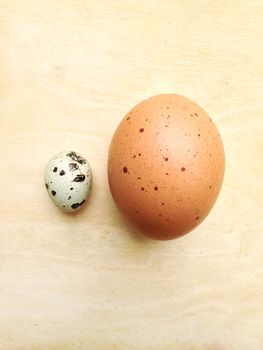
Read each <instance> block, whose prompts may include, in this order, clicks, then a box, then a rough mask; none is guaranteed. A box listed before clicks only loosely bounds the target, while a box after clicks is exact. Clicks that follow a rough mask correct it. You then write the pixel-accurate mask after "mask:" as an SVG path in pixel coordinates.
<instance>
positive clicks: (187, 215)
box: [108, 94, 225, 240]
mask: <svg viewBox="0 0 263 350" xmlns="http://www.w3.org/2000/svg"><path fill="white" fill-rule="evenodd" d="M224 166H225V157H224V149H223V143H222V140H221V137H220V135H219V132H218V130H217V128H216V126H215V124H214V123H213V121H212V119H211V118H210V117H209V116H208V114H207V113H206V112H205V111H204V110H203V109H202V108H201V107H200V106H198V105H197V104H196V103H194V102H193V101H191V100H189V99H188V98H186V97H183V96H179V95H176V94H163V95H157V96H153V97H151V98H149V99H147V100H145V101H143V102H141V103H139V104H138V105H137V106H135V107H134V108H133V109H132V110H131V111H130V112H129V113H128V114H127V115H126V116H125V117H124V118H123V120H122V121H121V123H120V124H119V126H118V127H117V129H116V131H115V133H114V135H113V138H112V142H111V145H110V148H109V155H108V179H109V186H110V190H111V193H112V196H113V199H114V200H115V203H116V205H117V207H118V208H119V210H120V212H121V213H122V214H123V216H124V217H125V218H126V220H127V221H128V222H129V223H130V224H131V225H132V226H133V227H134V228H135V230H137V231H138V232H142V233H144V234H145V235H147V236H149V237H151V238H154V239H160V240H166V239H173V238H176V237H179V236H181V235H183V234H186V233H188V232H190V231H191V230H192V229H194V228H195V227H196V226H198V225H199V224H200V223H201V222H202V221H203V220H204V218H205V217H206V216H207V215H208V213H209V211H210V210H211V208H212V206H213V205H214V203H215V201H216V199H217V196H218V194H219V191H220V188H221V185H222V181H223V176H224Z"/></svg>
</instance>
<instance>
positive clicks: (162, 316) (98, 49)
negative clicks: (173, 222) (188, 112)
mask: <svg viewBox="0 0 263 350" xmlns="http://www.w3.org/2000/svg"><path fill="white" fill-rule="evenodd" d="M262 56H263V1H260V0H259V1H256V0H249V1H238V0H235V1H234V0H233V1H228V0H220V1H219V0H218V1H217V0H203V1H202V0H184V1H179V0H178V1H177V0H170V1H167V0H162V1H161V0H160V1H153V0H144V1H141V0H138V1H137V0H136V1H133V0H122V1H106V0H105V1H101V0H97V1H95V0H92V1H91V0H90V1H84V0H83V1H80V0H70V1H68V0H56V1H53V0H43V1H41V0H39V1H36V0H35V1H33V0H32V1H30V0H13V1H9V0H0V189H1V193H0V196H1V209H0V349H1V350H2V349H3V350H9V349H11V350H16V349H19V350H47V349H48V350H72V349H74V350H75V349H78V350H133V349H134V350H236V349H237V350H243V349H244V350H247V349H250V350H257V349H258V350H262V349H263V219H262V217H263V214H262V211H263V210H262V208H263V192H262V187H263V181H262V170H263V166H262V153H263V136H262V130H263V116H262V111H263V98H262V97H263V58H262ZM164 92H175V93H179V94H182V95H185V96H188V97H189V98H191V99H193V100H195V101H196V102H197V103H199V104H200V105H201V106H203V107H204V108H205V109H206V110H207V112H208V113H209V114H210V115H211V116H212V118H213V119H214V120H215V121H216V123H217V125H218V127H219V130H220V132H221V135H222V137H223V140H224V144H225V151H226V162H227V163H226V175H225V182H224V186H223V189H222V192H221V195H220V197H219V200H218V202H217V204H216V206H215V207H214V209H213V211H212V212H211V214H210V215H209V217H208V218H207V220H206V221H205V222H204V223H203V224H202V225H201V226H200V227H199V228H198V229H196V230H195V231H194V232H192V233H191V234H189V235H187V236H185V237H183V238H180V239H178V240H174V241H170V242H155V241H151V240H147V239H143V238H140V237H138V236H136V235H135V234H134V233H132V232H131V231H130V230H129V229H128V228H127V227H126V225H125V224H124V223H123V221H122V220H121V218H120V217H119V215H118V212H117V210H116V209H115V206H114V204H113V201H112V199H111V196H110V192H109V188H108V184H107V176H106V175H107V173H106V163H107V150H108V146H109V143H110V140H111V136H112V133H113V131H114V130H115V127H116V126H117V125H118V123H119V121H120V119H121V118H122V117H123V116H124V114H125V113H126V112H127V111H128V110H129V109H130V108H131V107H132V106H133V105H134V104H136V103H138V102H139V101H141V100H142V99H145V98H147V97H149V96H151V95H154V94H158V93H164ZM68 148H70V149H74V150H76V151H79V152H80V153H82V154H84V155H86V157H87V158H88V160H89V161H90V163H91V165H92V168H93V172H94V187H93V191H92V196H91V197H90V201H89V204H88V205H87V207H86V208H85V210H84V211H83V212H80V213H79V214H78V215H75V216H69V215H65V214H62V213H60V212H59V211H58V210H57V209H56V208H55V207H54V206H53V204H52V203H51V201H50V200H49V198H48V196H47V194H46V192H45V189H44V186H43V170H44V167H45V165H46V163H47V161H48V159H49V158H50V157H51V156H52V155H53V154H54V153H56V152H59V151H61V150H64V149H68Z"/></svg>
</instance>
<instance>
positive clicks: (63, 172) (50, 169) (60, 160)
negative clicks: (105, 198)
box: [44, 151, 92, 212]
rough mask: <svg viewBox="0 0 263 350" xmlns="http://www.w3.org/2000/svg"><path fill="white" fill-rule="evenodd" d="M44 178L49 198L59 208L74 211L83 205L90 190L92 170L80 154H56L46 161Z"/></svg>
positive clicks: (66, 152) (68, 152)
mask: <svg viewBox="0 0 263 350" xmlns="http://www.w3.org/2000/svg"><path fill="white" fill-rule="evenodd" d="M44 178H45V186H46V189H47V192H48V194H49V196H50V198H51V199H52V201H53V202H54V203H55V204H56V205H57V206H58V207H59V208H60V209H61V210H63V211H65V212H74V211H76V210H79V209H80V208H82V207H83V205H84V203H85V202H86V199H87V197H88V195H89V193H90V190H91V184H92V171H91V167H90V165H89V163H88V161H87V160H86V159H85V158H84V157H82V156H81V155H80V154H78V153H76V152H74V151H63V152H60V153H58V154H56V155H55V156H54V157H52V158H51V159H50V161H49V162H48V164H47V166H46V169H45V174H44Z"/></svg>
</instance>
